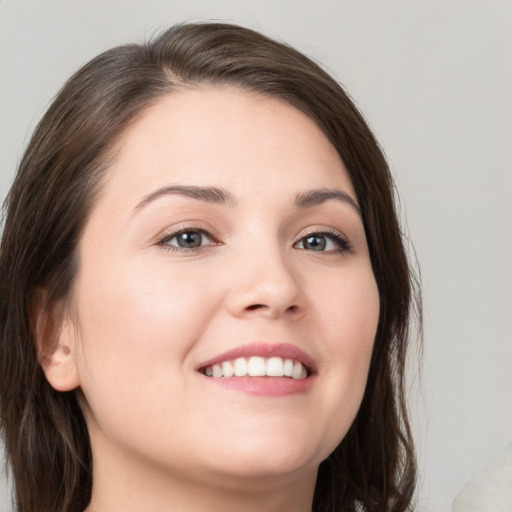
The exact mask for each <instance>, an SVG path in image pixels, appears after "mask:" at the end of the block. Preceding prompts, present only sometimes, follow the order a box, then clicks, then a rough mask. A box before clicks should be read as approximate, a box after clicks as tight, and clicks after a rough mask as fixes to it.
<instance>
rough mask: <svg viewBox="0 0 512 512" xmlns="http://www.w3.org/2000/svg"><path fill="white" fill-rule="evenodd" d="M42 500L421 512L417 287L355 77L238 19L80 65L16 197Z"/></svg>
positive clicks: (30, 436) (29, 464)
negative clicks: (412, 416)
mask: <svg viewBox="0 0 512 512" xmlns="http://www.w3.org/2000/svg"><path fill="white" fill-rule="evenodd" d="M0 258H1V259H0V279H1V282H2V298H1V329H2V330H1V332H2V338H1V345H0V346H1V349H0V350H1V352H0V354H1V364H2V369H1V400H2V402H1V406H2V412H1V418H2V428H3V431H4V435H5V444H6V453H7V457H8V460H9V462H10V465H11V467H12V473H13V478H14V483H15V493H16V504H17V507H18V510H20V511H31V512H34V511H48V510H58V511H83V510H87V511H89V512H102V511H107V510H108V511H110V512H112V511H115V510H123V511H128V510H152V511H158V510H169V509H171V510H180V511H186V510H194V511H199V510H217V509H219V510H220V509H222V510H247V511H251V510H267V511H281V510H294V511H309V510H315V511H328V510H336V511H338V510H340V511H341V510H343V511H345V512H346V511H351V510H353V511H355V510H365V511H395V512H398V511H405V510H409V509H410V507H411V502H412V496H413V490H414V481H415V458H414V450H413V444H412V440H411V434H410V430H409V424H408V420H407V414H406V407H405V401H404V389H403V373H404V361H405V354H406V347H407V340H408V325H409V317H410V314H411V307H412V305H413V301H414V294H413V286H412V284H413V281H412V279H411V274H410V271H409V267H408V263H407V258H406V255H405V251H404V247H403V243H402V239H401V235H400V230H399V226H398V223H397V218H396V213H395V209H394V205H393V194H392V182H391V178H390V174H389V171H388V167H387V165H386V162H385V159H384V157H383V155H382V152H381V151H380V149H379V147H378V144H377V142H376V141H375V139H374V137H373V135H372V133H371V131H370V130H369V128H368V126H367V125H366V123H365V122H364V120H363V118H362V116H361V114H360V113H359V112H358V111H357V109H356V108H355V107H354V105H353V104H352V102H351V101H350V100H349V99H348V97H347V95H346V94H345V93H344V91H343V90H342V89H341V88H340V86H339V85H338V84H337V83H336V82H335V81H334V80H333V79H332V78H331V77H330V76H329V75H327V74H326V73H325V72H324V71H323V70H321V69H320V68H319V67H318V66H317V65H316V64H314V63H313V62H312V61H311V60H309V59H308V58H307V57H305V56H303V55H301V54H300V53H298V52H297V51H295V50H293V49H291V48H289V47H287V46H285V45H283V44H281V43H277V42H275V41H272V40H269V39H267V38H266V37H264V36H262V35H260V34H258V33H255V32H253V31H250V30H248V29H244V28H240V27H237V26H233V25H223V24H191V25H180V26H176V27H173V28H171V29H170V30H168V31H167V32H165V33H163V34H162V35H161V36H159V37H158V38H157V39H155V40H153V41H152V42H150V43H148V44H146V45H143V46H140V45H129V46H123V47H119V48H114V49H113V50H110V51H107V52H105V53H104V54H102V55H100V56H98V57H97V58H95V59H93V60H92V61H91V62H90V63H89V64H87V65H86V66H84V67H83V68H82V69H81V70H79V71H78V72H77V73H76V74H75V75H74V76H73V77H72V78H71V79H70V80H69V82H68V83H67V84H66V85H65V86H64V88H63V89H62V91H61V92H60V94H59V95H58V96H57V98H56V99H55V101H54V102H53V104H52V105H51V107H50V108H49V110H48V112H47V113H46V115H45V116H44V118H43V119H42V121H41V122H40V124H39V126H38V128H37V129H36V131H35V133H34V136H33V138H32V140H31V142H30V144H29V146H28V148H27V150H26V153H25V156H24V158H23V159H22V162H21V164H20V167H19V170H18V174H17V177H16V179H15V182H14V184H13V186H12V189H11V191H10V194H9V196H8V199H7V212H6V220H5V227H4V232H3V239H2V248H1V255H0Z"/></svg>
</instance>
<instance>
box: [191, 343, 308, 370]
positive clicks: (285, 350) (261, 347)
mask: <svg viewBox="0 0 512 512" xmlns="http://www.w3.org/2000/svg"><path fill="white" fill-rule="evenodd" d="M252 356H260V357H282V358H285V359H293V360H294V361H298V362H299V363H301V364H303V365H304V366H305V367H306V368H307V370H308V373H310V374H311V373H316V365H315V361H314V359H313V358H312V357H311V356H310V355H309V354H307V353H306V352H304V350H302V349H300V348H299V347H296V346H295V345H292V344H290V343H277V344H271V343H261V342H256V343H248V344H246V345H241V346H239V347H236V348H233V349H231V350H227V351H226V352H223V353H222V354H219V355H217V356H215V357H213V358H211V359H208V360H207V361H203V362H202V363H200V364H199V365H198V366H197V370H200V369H201V368H206V367H208V366H213V365H214V364H220V363H222V362H223V361H232V360H233V359H237V358H238V357H252Z"/></svg>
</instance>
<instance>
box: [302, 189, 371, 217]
mask: <svg viewBox="0 0 512 512" xmlns="http://www.w3.org/2000/svg"><path fill="white" fill-rule="evenodd" d="M330 199H335V200H337V201H341V202H342V203H345V204H348V205H349V206H351V207H352V208H353V209H354V210H355V211H356V212H357V214H358V215H359V216H361V208H359V205H358V204H357V203H356V202H355V201H354V199H353V198H352V197H351V196H350V195H349V194H347V193H346V192H343V191H342V190H339V189H337V188H320V189H315V190H309V191H307V192H301V193H300V194H297V196H296V197H295V206H297V207H298V208H312V207H313V206H318V205H320V204H322V203H325V202H326V201H329V200H330Z"/></svg>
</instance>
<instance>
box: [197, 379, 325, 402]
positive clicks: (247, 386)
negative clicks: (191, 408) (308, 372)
mask: <svg viewBox="0 0 512 512" xmlns="http://www.w3.org/2000/svg"><path fill="white" fill-rule="evenodd" d="M204 378H205V379H208V381H209V382H211V383H213V384H219V385H220V386H224V387H226V388H228V389H232V390H233V391H242V392H244V393H248V394H250V395H257V396H275V397H279V396H287V395H294V394H298V393H304V392H306V391H307V390H308V389H310V388H311V386H312V385H313V382H314V380H315V377H314V376H310V377H308V378H306V379H290V378H286V377H283V378H281V377H220V378H214V377H206V376H204Z"/></svg>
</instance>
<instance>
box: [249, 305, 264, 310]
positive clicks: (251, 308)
mask: <svg viewBox="0 0 512 512" xmlns="http://www.w3.org/2000/svg"><path fill="white" fill-rule="evenodd" d="M263 307H265V306H263V304H253V305H252V306H248V307H247V309H248V310H249V311H253V310H254V309H259V308H263Z"/></svg>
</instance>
